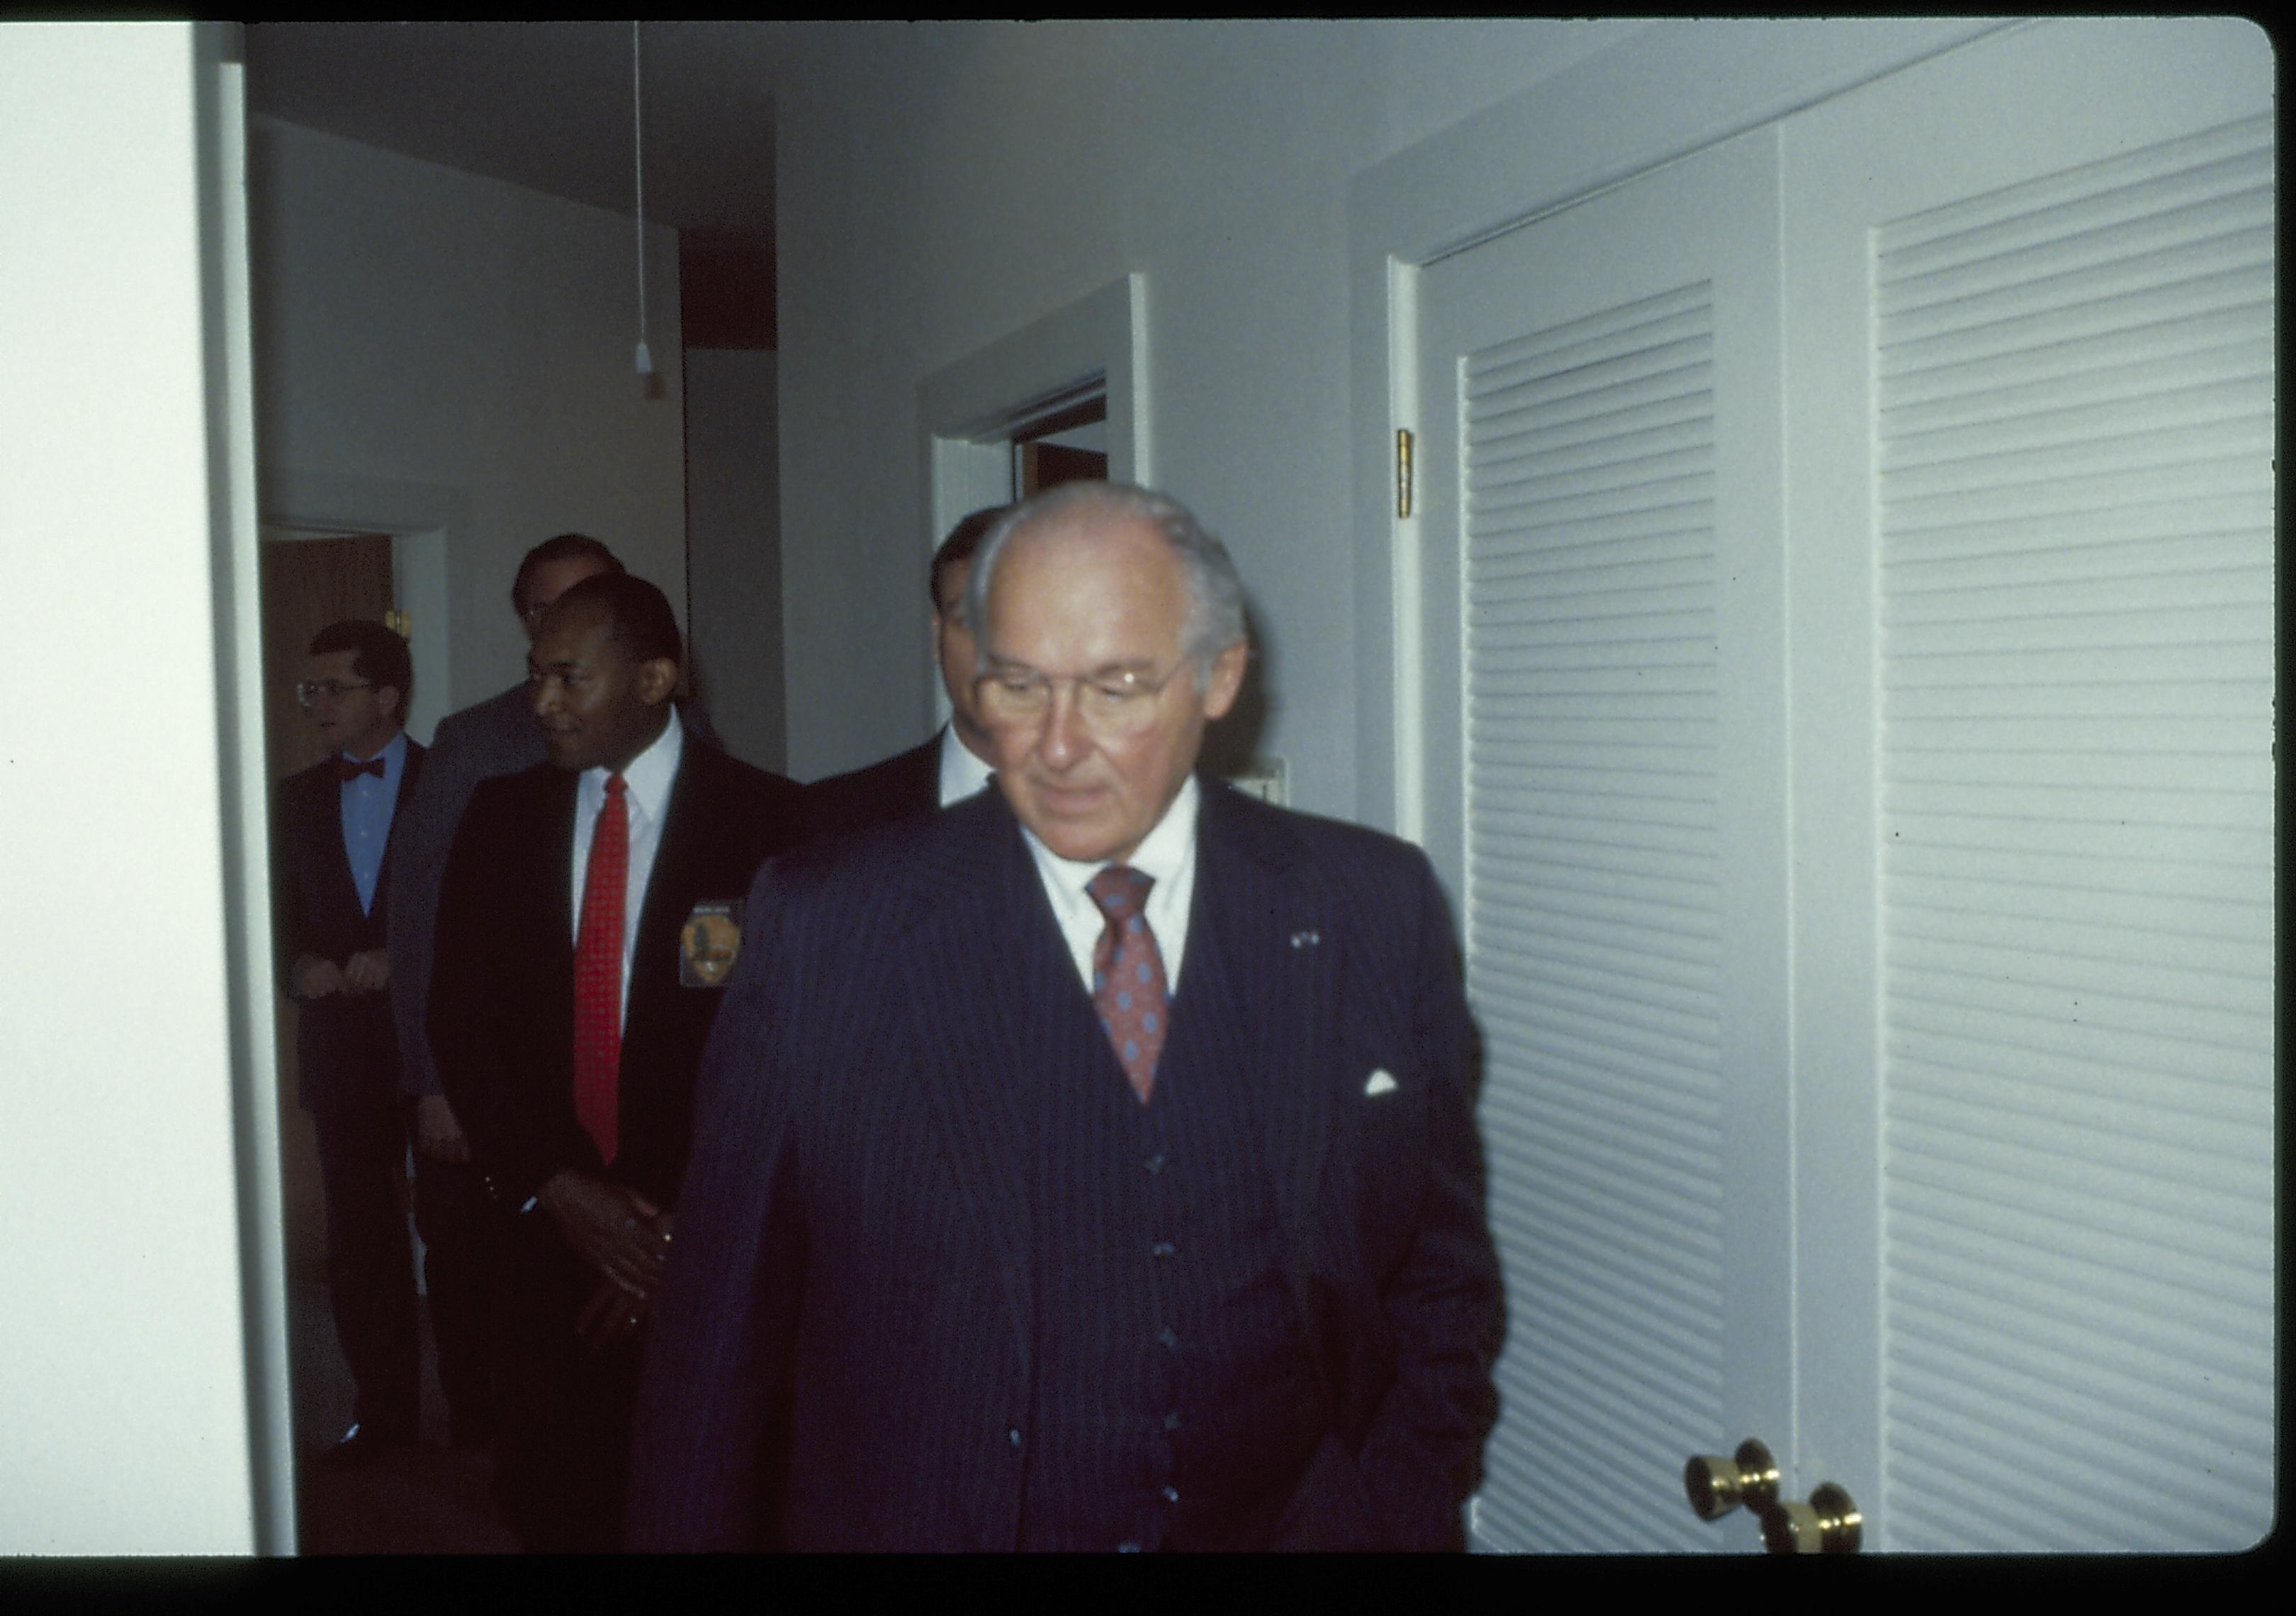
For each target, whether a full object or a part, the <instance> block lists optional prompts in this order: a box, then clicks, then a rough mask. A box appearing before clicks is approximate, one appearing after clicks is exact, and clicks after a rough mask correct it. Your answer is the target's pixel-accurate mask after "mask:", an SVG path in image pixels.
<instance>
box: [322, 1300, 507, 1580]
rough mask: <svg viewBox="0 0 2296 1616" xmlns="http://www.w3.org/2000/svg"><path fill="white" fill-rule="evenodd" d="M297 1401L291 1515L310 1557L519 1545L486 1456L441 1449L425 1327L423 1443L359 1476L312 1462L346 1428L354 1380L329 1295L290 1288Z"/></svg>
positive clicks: (479, 1550) (480, 1550)
mask: <svg viewBox="0 0 2296 1616" xmlns="http://www.w3.org/2000/svg"><path fill="white" fill-rule="evenodd" d="M287 1296H288V1309H289V1310H288V1333H289V1346H290V1349H291V1356H292V1362H293V1366H294V1368H293V1374H294V1389H295V1390H294V1395H295V1457H296V1474H295V1486H296V1513H297V1522H296V1525H297V1534H298V1539H299V1541H298V1548H299V1552H300V1553H302V1554H516V1553H517V1552H518V1543H517V1541H516V1539H514V1538H512V1537H511V1535H510V1533H509V1532H508V1531H507V1530H505V1529H504V1527H503V1525H502V1523H501V1522H500V1520H499V1519H498V1518H497V1517H496V1513H495V1510H494V1505H493V1504H492V1503H491V1502H490V1501H489V1500H488V1497H487V1485H488V1481H489V1480H490V1479H491V1475H492V1470H491V1464H490V1461H489V1459H488V1455H487V1453H486V1450H484V1449H483V1448H481V1449H477V1450H471V1449H465V1448H451V1447H449V1446H447V1401H446V1398H445V1395H444V1394H443V1393H442V1392H441V1391H440V1390H439V1375H438V1367H437V1365H436V1363H435V1361H434V1359H433V1356H432V1352H431V1345H430V1324H429V1321H428V1319H427V1318H426V1319H425V1320H424V1324H423V1329H422V1441H420V1442H419V1443H415V1444H413V1445H411V1446H408V1447H406V1448H398V1449H395V1450H393V1451H391V1452H389V1453H387V1454H385V1455H384V1456H382V1458H381V1459H380V1460H379V1461H378V1462H376V1463H375V1464H372V1465H369V1466H367V1467H365V1468H363V1469H348V1468H337V1467H335V1466H332V1465H327V1464H316V1463H314V1461H315V1460H316V1458H317V1457H318V1456H319V1455H321V1454H324V1452H326V1450H327V1449H328V1448H330V1447H332V1445H333V1444H334V1442H335V1441H336V1440H337V1439H338V1438H340V1436H341V1435H342V1433H343V1431H344V1430H345V1429H346V1428H348V1425H349V1424H350V1418H351V1377H350V1370H349V1369H348V1367H347V1366H345V1365H344V1363H343V1359H342V1354H341V1353H340V1351H338V1350H337V1349H336V1346H335V1328H334V1323H333V1321H332V1319H331V1318H330V1317H328V1313H327V1287H326V1286H325V1285H324V1284H316V1283H313V1282H311V1281H307V1280H291V1281H290V1282H289V1284H288V1292H287Z"/></svg>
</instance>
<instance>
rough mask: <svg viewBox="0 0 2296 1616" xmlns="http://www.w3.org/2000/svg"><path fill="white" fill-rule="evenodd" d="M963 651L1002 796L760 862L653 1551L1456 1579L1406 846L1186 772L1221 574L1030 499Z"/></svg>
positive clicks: (1477, 1299) (987, 559) (1225, 605)
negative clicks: (806, 1552)
mask: <svg viewBox="0 0 2296 1616" xmlns="http://www.w3.org/2000/svg"><path fill="white" fill-rule="evenodd" d="M967 613H968V618H969V620H970V621H971V623H972V626H973V628H974V629H975V632H976V634H977V636H978V637H979V640H980V653H981V672H980V678H979V680H978V683H977V685H976V691H975V694H976V699H977V703H978V710H979V712H980V717H981V718H982V720H983V722H984V723H985V724H986V725H987V726H988V730H989V732H990V734H991V735H992V737H993V740H994V742H995V749H996V759H995V762H996V785H997V788H998V789H997V790H996V791H994V792H984V793H982V794H981V795H980V796H978V797H975V798H973V799H972V800H968V801H965V802H963V803H960V804H958V805H956V806H955V807H954V808H949V809H947V810H945V811H944V812H942V813H941V814H939V815H934V816H922V817H918V818H913V819H908V820H904V821H902V822H900V823H899V824H892V825H888V826H884V827H881V829H879V830H876V831H874V832H872V833H867V834H865V835H861V836H857V837H853V838H849V839H847V840H845V841H840V842H832V843H827V844H821V845H819V846H817V847H816V848H814V849H806V850H803V851H800V852H799V853H798V854H796V855H794V856H792V857H789V858H786V859H784V860H783V861H781V862H779V863H777V864H776V865H774V866H772V868H771V869H770V870H769V871H767V873H766V874H764V875H763V876H761V878H760V880H759V882H758V885H757V886H756V888H755V889H754V890H753V891H752V894H751V897H750V916H751V929H750V941H749V944H748V946H747V947H745V948H744V949H743V952H742V957H741V962H740V964H739V965H738V966H737V967H736V972H735V977H734V982H733V985H732V987H731V988H730V990H729V994H728V997H727V1001H726V1005H725V1006H724V1009H723V1013H722V1014H721V1016H720V1017H719V1019H718V1021H717V1027H716V1029H715V1031H714V1032H713V1034H712V1037H711V1041H710V1045H709V1050H708V1052H707V1054H706V1056H705V1059H704V1062H703V1070H702V1075H701V1087H700V1092H699V1094H698V1096H697V1105H698V1112H697V1128H696V1138H695V1147H694V1153H693V1166H692V1169H691V1172H690V1176H689V1177H688V1178H687V1180H686V1185H685V1201H684V1203H683V1210H682V1211H681V1222H680V1223H679V1226H678V1231H677V1242H676V1247H675V1249H674V1251H673V1253H672V1256H671V1260H670V1264H669V1269H668V1276H667V1278H666V1280H665V1283H664V1288H663V1290H662V1292H661V1294H660V1300H659V1303H658V1307H657V1313H656V1322H655V1335H654V1339H653V1341H652V1344H651V1347H650V1349H649V1356H648V1360H647V1366H646V1372H645V1380H644V1390H643V1393H642V1400H641V1407H640V1414H639V1423H638V1430H637V1437H636V1448H635V1456H634V1472H633V1479H632V1491H631V1498H630V1510H631V1514H630V1542H631V1544H632V1546H636V1547H652V1548H742V1547H751V1546H784V1547H789V1548H797V1549H955V1550H973V1549H1056V1550H1060V1549H1066V1550H1077V1549H1103V1550H1109V1551H1118V1552H1121V1551H1124V1550H1131V1549H1158V1548H1161V1549H1191V1548H1193V1549H1252V1548H1425V1549H1442V1548H1456V1547H1458V1546H1461V1545H1462V1543H1463V1540H1464V1533H1463V1527H1462V1522H1461V1505H1462V1503H1463V1501H1464V1498H1465V1497H1467V1495H1468V1493H1469V1492H1470V1491H1471V1490H1472V1487H1473V1485H1474V1482H1475V1480H1476V1477H1477V1473H1478V1467H1479V1463H1480V1451H1481V1445H1482V1440H1483V1438H1484V1436H1485V1434H1486V1432H1487V1431H1488V1427H1489V1424H1490V1421H1491V1418H1492V1415H1493V1413H1494V1408H1495V1399H1494V1395H1493V1390H1492V1386H1491V1380H1490V1365H1491V1361H1492V1358H1493V1356H1494V1354H1495V1352H1496V1349H1497V1336H1498V1328H1499V1298H1498V1279H1497V1262H1496V1259H1495V1257H1494V1255H1493V1251H1492V1247H1491V1243H1490V1237H1489V1234H1488V1227H1487V1226H1486V1223H1485V1218H1484V1212H1483V1204H1482V1181H1481V1165H1480V1146H1479V1144H1478V1141H1477V1139H1476V1136H1475V1131H1474V1125H1473V1121H1472V1095H1471V1087H1472V1079H1471V1066H1472V1051H1473V1043H1474V1035H1473V1029H1472V1025H1471V1024H1470V1021H1469V1020H1468V1016H1467V1011H1466V1005H1465V1001H1464V996H1463V993H1462V991H1461V987H1460V983H1459V979H1458V972H1457V964H1456V949H1455V946H1454V943H1453V939H1452V934H1451V930H1450V923H1449V920H1448V918H1447V913H1446V911H1445V907H1444V905H1443V902H1442V899H1441V897H1440V895H1439V891H1438V890H1437V888H1436V885H1435V882H1434V880H1433V877H1432V874H1431V871H1430V869H1429V867H1428V865H1427V863H1426V861H1425V859H1424V858H1423V857H1422V856H1421V855H1419V854H1418V853H1417V852H1416V851H1415V850H1414V849H1410V848H1407V847H1406V846H1404V845H1402V844H1401V843H1398V842H1396V841H1392V840H1390V839H1389V838H1387V837H1384V836H1381V835H1378V834H1376V833H1372V832H1369V831H1365V830H1361V829H1357V828H1356V827H1353V826H1349V825H1343V824H1336V823H1333V822H1329V821H1324V820H1317V819H1312V818H1309V817H1308V816H1304V815H1297V814H1290V813H1285V812H1283V811H1281V810H1278V809H1274V808H1266V807H1263V806H1262V805H1260V804H1258V803H1255V802H1252V801H1251V800H1247V799H1245V798H1242V797H1241V796H1239V795H1237V794H1236V793H1234V792H1231V791H1229V790H1227V789H1226V787H1224V786H1220V785H1218V784H1217V783H1211V782H1208V781H1202V780H1199V779H1198V778H1197V777H1196V775H1195V774H1194V766H1195V761H1196V758H1197V755H1198V751H1199V750H1200V747H1201V741H1202V736H1203V732H1204V728H1205V726H1206V725H1207V724H1208V723H1210V721H1212V720H1214V719H1217V718H1219V717H1220V716H1221V715H1223V714H1224V713H1225V712H1226V711H1227V710H1228V709H1229V707H1230V706H1231V705H1232V704H1233V702H1234V700H1235V696H1236V693H1237V689H1238V686H1239V685H1240V683H1241V680H1242V675H1243V670H1244V663H1245V657H1246V654H1247V652H1246V648H1245V644H1244V639H1243V626H1242V591H1241V587H1240V585H1239V584H1238V582H1237V580H1236V577H1235V573H1234V567H1233V565H1232V563H1230V562H1229V561H1228V558H1227V555H1226V550H1225V549H1224V548H1223V547H1222V546H1220V545H1219V543H1218V540H1217V539H1214V538H1212V537H1210V536H1209V535H1208V534H1206V533H1205V532H1204V531H1203V530H1202V529H1201V527H1200V526H1199V525H1198V524H1197V523H1196V521H1195V520H1194V519H1193V517H1192V516H1191V515H1190V514H1189V513H1187V512H1186V511H1185V509H1183V508H1182V507H1181V506H1179V505H1178V504H1177V503H1176V502H1174V501H1172V500H1169V499H1168V498H1166V497H1164V496H1160V495H1156V494H1152V493H1149V492H1147V491H1145V490H1142V489H1136V488H1121V487H1111V486H1110V485H1107V484H1100V483H1084V484H1067V485H1062V487H1060V488H1054V489H1053V490H1051V491H1049V492H1047V493H1046V494H1044V495H1040V496H1037V497H1036V498H1035V499H1032V500H1030V501H1028V502H1026V503H1024V504H1021V505H1019V506H1016V507H1014V508H1013V510H1012V511H1011V512H1009V513H1007V514H1006V515H1005V518H1004V519H1003V520H1002V521H999V522H998V523H997V525H996V528H995V529H993V530H992V531H991V532H990V534H989V535H988V537H987V539H986V540H985V541H984V543H983V545H982V547H981V551H980V557H979V559H978V561H977V562H976V563H975V568H974V574H973V577H972V579H971V580H970V582H969V588H968V599H967Z"/></svg>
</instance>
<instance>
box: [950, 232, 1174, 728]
mask: <svg viewBox="0 0 2296 1616" xmlns="http://www.w3.org/2000/svg"><path fill="white" fill-rule="evenodd" d="M1147 291H1148V278H1147V276H1146V275H1143V274H1141V273H1140V272H1139V271H1137V270H1135V271H1133V272H1131V273H1130V274H1128V275H1123V276H1121V277H1119V279H1117V280H1113V281H1111V282H1110V283H1108V284H1107V285H1105V286H1103V287H1102V288H1101V289H1100V290H1099V291H1095V292H1091V293H1089V294H1087V296H1085V297H1082V298H1079V299H1077V301H1075V302H1073V303H1070V304H1069V305H1068V306H1067V307H1066V308H1060V309H1056V310H1054V312H1053V313H1051V314H1048V315H1046V316H1043V317H1042V318H1040V319H1037V320H1034V321H1031V322H1030V323H1029V324H1027V325H1024V326H1022V327H1021V329H1020V330H1018V331H1016V332H1012V333H1010V334H1009V335H1007V336H1005V337H1001V338H999V339H998V340H996V341H995V342H992V343H990V344H989V345H988V347H986V348H983V349H979V350H977V351H976V352H973V353H971V354H968V355H966V356H965V357H964V358H962V359H959V360H957V361H956V362H955V364H953V365H944V366H943V367H942V368H941V369H939V370H937V371H935V372H934V373H932V374H931V375H930V376H927V377H926V378H925V379H924V380H923V381H921V382H919V383H918V384H917V431H918V433H919V436H920V439H921V440H922V441H921V445H920V447H921V449H922V453H920V454H919V455H918V457H917V460H918V463H919V464H920V465H922V467H923V468H924V476H925V488H924V498H923V500H922V505H921V508H922V510H923V511H924V513H925V524H926V530H925V534H924V547H925V554H928V555H930V554H932V552H933V551H934V550H935V549H936V548H938V547H939V544H940V541H941V538H942V537H943V536H944V535H945V534H947V531H948V530H949V529H950V528H952V527H954V526H955V524H956V522H957V521H958V520H959V519H960V518H962V517H963V516H964V515H965V514H966V513H968V512H971V511H977V510H979V509H980V507H981V506H983V505H992V504H1003V503H1004V502H1005V501H1006V500H1009V499H1011V498H1012V497H1013V492H1014V489H1013V443H1012V439H1013V432H1014V431H1015V430H1016V429H1017V428H1019V427H1021V426H1023V425H1025V424H1026V423H1027V422H1029V421H1030V420H1032V419H1039V418H1041V417H1042V416H1043V415H1044V414H1045V412H1046V408H1047V407H1048V406H1052V405H1054V404H1055V403H1058V402H1062V401H1064V400H1066V399H1068V398H1073V397H1076V396H1079V395H1083V394H1087V393H1089V392H1091V391H1094V390H1098V391H1100V392H1102V393H1103V394H1104V395H1105V397H1106V398H1107V403H1108V422H1107V433H1108V476H1109V480H1110V481H1111V482H1136V483H1146V482H1148V481H1149V480H1150V479H1151V478H1152V475H1153V472H1152V470H1151V467H1150V457H1149V433H1148V352H1147V342H1148V321H1147ZM930 644H931V642H930V638H928V639H927V640H925V641H923V642H922V643H921V649H922V653H923V655H924V657H925V662H926V668H925V680H924V686H925V690H926V692H927V695H926V698H925V704H926V709H927V711H926V714H925V718H926V721H927V722H928V723H929V724H931V726H934V727H936V728H937V727H939V726H940V725H941V724H943V723H945V722H947V718H948V697H947V693H946V692H944V691H943V690H942V689H941V684H940V677H939V669H936V668H934V667H933V666H932V665H931V662H932V659H931V650H930Z"/></svg>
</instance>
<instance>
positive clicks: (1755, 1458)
mask: <svg viewBox="0 0 2296 1616" xmlns="http://www.w3.org/2000/svg"><path fill="white" fill-rule="evenodd" d="M1682 1488H1683V1490H1684V1491H1685V1492H1686V1493H1688V1494H1689V1495H1690V1507H1691V1508H1692V1509H1693V1510H1695V1511H1697V1512H1698V1518H1699V1519H1700V1520H1701V1521H1718V1520H1720V1519H1721V1518H1722V1517H1723V1516H1725V1515H1726V1514H1728V1513H1730V1512H1731V1511H1732V1510H1734V1509H1735V1508H1737V1507H1738V1505H1741V1504H1743V1505H1746V1506H1747V1507H1748V1508H1749V1509H1751V1510H1752V1511H1753V1512H1754V1513H1756V1514H1759V1515H1767V1514H1768V1513H1769V1512H1770V1511H1771V1510H1773V1509H1775V1507H1776V1506H1777V1502H1778V1464H1777V1461H1776V1460H1775V1459H1773V1458H1772V1457H1770V1450H1769V1449H1768V1448H1765V1447H1763V1446H1762V1444H1761V1443H1759V1441H1757V1440H1754V1439H1753V1438H1752V1437H1748V1438H1747V1439H1746V1440H1744V1441H1743V1442H1741V1443H1739V1444H1738V1451H1737V1453H1736V1455H1735V1456H1734V1457H1732V1458H1728V1459H1726V1458H1723V1457H1721V1456H1718V1455H1716V1454H1710V1453H1702V1454H1700V1455H1699V1456H1697V1457H1696V1458H1694V1459H1693V1460H1691V1461H1690V1463H1689V1464H1685V1465H1684V1466H1683V1467H1682Z"/></svg>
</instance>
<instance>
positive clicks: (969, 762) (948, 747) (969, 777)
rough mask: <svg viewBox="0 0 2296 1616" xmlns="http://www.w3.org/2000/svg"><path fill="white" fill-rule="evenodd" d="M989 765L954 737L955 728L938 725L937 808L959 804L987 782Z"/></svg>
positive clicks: (955, 735)
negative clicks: (938, 774) (938, 767)
mask: <svg viewBox="0 0 2296 1616" xmlns="http://www.w3.org/2000/svg"><path fill="white" fill-rule="evenodd" d="M989 774H990V770H989V767H988V764H986V763H984V762H982V761H981V760H980V759H979V758H977V757H975V756H974V755H973V751H972V748H971V747H969V746H967V745H966V744H965V743H964V742H963V741H961V740H959V739H958V738H957V734H956V726H955V725H954V724H944V725H942V726H940V805H941V807H943V808H947V807H948V806H949V804H951V803H953V802H962V801H964V800H965V799H966V798H967V797H970V796H972V795H973V794H974V793H975V792H978V791H980V788H981V787H982V786H984V785H987V784H988V775H989Z"/></svg>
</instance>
